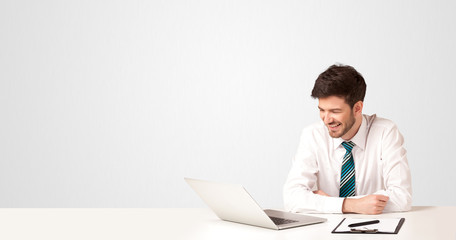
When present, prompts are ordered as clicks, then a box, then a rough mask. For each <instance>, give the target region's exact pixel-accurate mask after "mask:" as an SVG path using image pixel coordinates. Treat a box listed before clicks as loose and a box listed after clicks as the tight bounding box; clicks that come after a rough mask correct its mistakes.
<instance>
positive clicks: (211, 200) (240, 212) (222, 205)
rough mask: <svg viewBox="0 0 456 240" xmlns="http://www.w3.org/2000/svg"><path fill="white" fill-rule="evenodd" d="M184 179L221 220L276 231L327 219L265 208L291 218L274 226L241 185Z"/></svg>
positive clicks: (272, 213)
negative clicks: (282, 223)
mask: <svg viewBox="0 0 456 240" xmlns="http://www.w3.org/2000/svg"><path fill="white" fill-rule="evenodd" d="M185 181H186V182H187V183H188V184H189V185H190V187H191V188H192V189H193V190H194V191H195V192H196V193H197V194H198V195H199V196H200V197H201V199H203V201H204V202H205V203H206V204H207V205H208V206H209V207H210V208H211V209H212V211H213V212H214V213H215V214H216V215H217V216H218V217H219V218H220V219H222V220H226V221H231V222H237V223H243V224H248V225H254V226H259V227H265V228H270V229H276V230H279V229H285V228H290V227H297V226H303V225H308V224H314V223H319V222H324V221H326V219H324V218H318V217H313V216H305V215H301V214H293V213H288V212H283V211H276V210H266V212H269V213H270V215H273V216H272V217H279V218H288V219H291V220H294V221H293V222H292V223H288V224H284V225H279V226H277V225H276V224H275V223H274V222H273V221H272V220H271V218H270V217H269V216H268V214H267V213H266V212H265V211H264V210H263V209H262V208H261V207H260V206H259V205H258V204H257V203H256V201H255V200H254V199H253V198H252V196H251V195H250V194H249V193H248V192H247V190H246V189H245V188H244V187H243V186H242V185H237V184H227V183H217V182H211V181H205V180H198V179H191V178H185Z"/></svg>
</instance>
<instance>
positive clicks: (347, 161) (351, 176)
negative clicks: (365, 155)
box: [339, 141, 355, 198]
mask: <svg viewBox="0 0 456 240" xmlns="http://www.w3.org/2000/svg"><path fill="white" fill-rule="evenodd" d="M342 146H344V148H345V150H347V152H345V156H344V160H343V162H342V171H341V174H340V191H339V197H343V198H345V197H352V196H355V162H354V161H353V155H352V149H353V146H355V144H354V143H353V142H352V141H350V142H343V143H342Z"/></svg>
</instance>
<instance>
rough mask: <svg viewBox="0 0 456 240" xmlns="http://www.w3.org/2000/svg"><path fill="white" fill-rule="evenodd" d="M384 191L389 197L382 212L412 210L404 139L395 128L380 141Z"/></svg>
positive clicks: (409, 176) (379, 192) (382, 192)
mask: <svg viewBox="0 0 456 240" xmlns="http://www.w3.org/2000/svg"><path fill="white" fill-rule="evenodd" d="M382 161H383V184H384V186H385V190H384V191H378V192H376V193H374V194H382V195H386V196H389V201H388V204H387V205H386V206H385V209H384V212H397V211H409V210H410V209H411V208H412V180H411V174H410V168H409V165H408V161H407V151H406V150H405V148H404V138H403V136H402V134H401V133H400V132H399V130H398V129H397V127H396V126H394V127H392V128H391V129H390V130H389V131H388V132H385V134H384V139H383V141H382Z"/></svg>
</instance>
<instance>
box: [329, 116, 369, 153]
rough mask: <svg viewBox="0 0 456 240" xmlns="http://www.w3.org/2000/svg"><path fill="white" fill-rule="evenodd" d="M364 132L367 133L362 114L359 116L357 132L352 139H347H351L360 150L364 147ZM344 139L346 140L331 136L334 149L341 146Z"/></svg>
mask: <svg viewBox="0 0 456 240" xmlns="http://www.w3.org/2000/svg"><path fill="white" fill-rule="evenodd" d="M366 134H367V123H366V120H365V119H364V115H363V117H362V118H361V126H359V129H358V132H357V133H356V135H355V136H354V137H353V138H352V139H350V140H348V141H352V142H353V143H354V144H355V145H356V146H358V147H360V148H361V149H362V150H364V147H365V145H366V137H367V136H366ZM344 141H346V140H344V139H342V138H333V143H334V145H333V146H334V149H336V148H338V147H339V146H341V144H342V142H344Z"/></svg>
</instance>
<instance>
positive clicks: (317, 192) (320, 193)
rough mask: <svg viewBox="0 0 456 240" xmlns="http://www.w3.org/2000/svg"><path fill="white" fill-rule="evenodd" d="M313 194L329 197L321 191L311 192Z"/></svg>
mask: <svg viewBox="0 0 456 240" xmlns="http://www.w3.org/2000/svg"><path fill="white" fill-rule="evenodd" d="M313 193H315V194H318V195H322V196H326V197H329V195H328V194H326V193H325V192H323V191H322V190H316V191H313Z"/></svg>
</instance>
